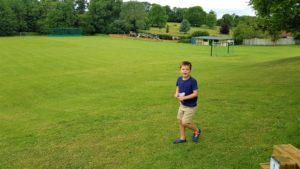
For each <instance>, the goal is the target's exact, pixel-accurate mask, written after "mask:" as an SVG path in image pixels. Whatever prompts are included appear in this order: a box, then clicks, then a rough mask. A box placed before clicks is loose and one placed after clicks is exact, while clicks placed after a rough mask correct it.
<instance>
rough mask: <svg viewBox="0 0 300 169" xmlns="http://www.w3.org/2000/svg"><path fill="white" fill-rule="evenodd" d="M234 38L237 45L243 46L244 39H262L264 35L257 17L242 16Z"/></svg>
mask: <svg viewBox="0 0 300 169" xmlns="http://www.w3.org/2000/svg"><path fill="white" fill-rule="evenodd" d="M233 36H234V40H235V43H236V44H242V42H243V39H251V38H262V37H264V33H263V32H262V30H261V29H260V28H259V25H258V20H257V17H253V16H241V17H239V22H238V25H237V26H236V27H235V29H234V30H233Z"/></svg>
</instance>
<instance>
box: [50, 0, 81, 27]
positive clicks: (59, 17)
mask: <svg viewBox="0 0 300 169" xmlns="http://www.w3.org/2000/svg"><path fill="white" fill-rule="evenodd" d="M76 20H77V17H76V14H75V9H74V3H73V0H65V1H58V2H56V5H55V7H54V9H53V10H51V11H50V12H49V14H48V21H49V27H50V28H59V27H61V28H62V27H74V26H75V23H76Z"/></svg>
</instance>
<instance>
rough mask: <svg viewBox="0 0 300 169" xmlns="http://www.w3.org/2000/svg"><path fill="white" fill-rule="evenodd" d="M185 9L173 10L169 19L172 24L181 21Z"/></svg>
mask: <svg viewBox="0 0 300 169" xmlns="http://www.w3.org/2000/svg"><path fill="white" fill-rule="evenodd" d="M187 10H188V9H187V8H176V7H174V8H173V15H171V16H172V19H170V20H171V21H172V22H178V23H180V22H181V21H182V20H183V16H184V15H185V13H186V11H187Z"/></svg>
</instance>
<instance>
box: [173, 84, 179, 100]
mask: <svg viewBox="0 0 300 169" xmlns="http://www.w3.org/2000/svg"><path fill="white" fill-rule="evenodd" d="M178 95H179V87H178V86H176V90H175V94H174V97H175V98H178Z"/></svg>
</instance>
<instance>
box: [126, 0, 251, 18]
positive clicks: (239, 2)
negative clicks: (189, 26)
mask: <svg viewBox="0 0 300 169" xmlns="http://www.w3.org/2000/svg"><path fill="white" fill-rule="evenodd" d="M123 1H124V2H126V1H129V0H123ZM137 1H140V2H149V3H156V4H160V5H163V6H165V5H169V6H170V7H171V8H173V7H181V8H184V7H187V8H188V7H192V6H201V7H202V8H203V10H204V11H206V12H209V11H210V10H213V11H215V12H216V13H217V15H218V18H221V17H222V16H223V14H225V13H229V14H233V13H235V14H237V15H239V16H241V15H251V16H254V15H255V12H254V10H253V9H252V8H251V7H250V6H249V5H248V3H249V0H137Z"/></svg>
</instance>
